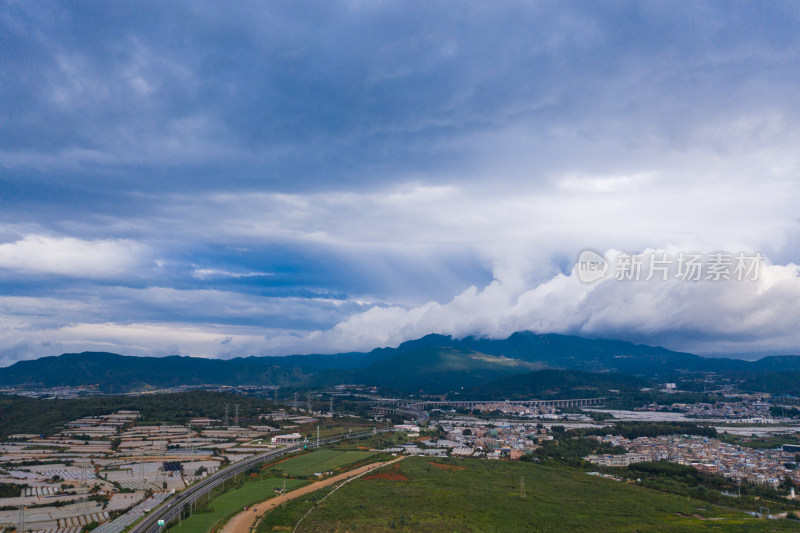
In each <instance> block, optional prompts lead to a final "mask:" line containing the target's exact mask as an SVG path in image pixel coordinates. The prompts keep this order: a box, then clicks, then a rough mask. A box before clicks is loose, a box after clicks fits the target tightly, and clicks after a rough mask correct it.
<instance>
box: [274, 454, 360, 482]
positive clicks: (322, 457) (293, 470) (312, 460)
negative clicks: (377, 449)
mask: <svg viewBox="0 0 800 533" xmlns="http://www.w3.org/2000/svg"><path fill="white" fill-rule="evenodd" d="M372 455H374V454H373V453H372V452H351V451H341V450H328V449H323V450H316V451H313V452H311V453H307V454H305V455H301V456H299V457H293V458H291V459H289V460H287V461H283V462H281V463H278V464H277V465H275V466H276V468H277V469H279V470H281V471H282V472H285V473H287V474H289V475H291V476H313V475H314V473H315V472H326V471H328V470H336V469H337V468H340V467H342V466H346V465H350V464H353V463H357V462H359V461H363V460H364V459H366V458H368V457H370V456H372Z"/></svg>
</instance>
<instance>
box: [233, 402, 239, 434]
mask: <svg viewBox="0 0 800 533" xmlns="http://www.w3.org/2000/svg"><path fill="white" fill-rule="evenodd" d="M233 421H234V423H233V425H234V426H236V427H237V428H238V427H239V404H238V403H237V404H236V418H234V419H233Z"/></svg>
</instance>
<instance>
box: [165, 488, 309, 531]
mask: <svg viewBox="0 0 800 533" xmlns="http://www.w3.org/2000/svg"><path fill="white" fill-rule="evenodd" d="M285 481H286V490H287V491H288V490H289V489H296V488H298V487H300V486H302V485H305V484H306V483H307V481H304V480H300V479H287V480H285ZM283 482H284V480H283V479H264V480H261V481H248V482H246V483H245V484H244V485H242V486H241V487H239V488H235V489H232V490H229V491H228V492H225V493H223V494H221V495H220V496H217V497H216V498H214V499H213V500H211V503H210V505H209V506H208V508H207V509H206V512H201V513H195V514H194V515H193V516H192V517H191V518H188V519H186V520H183V523H182V524H181V525H180V526H177V525H176V526H174V527H172V528H170V530H169V531H170V532H171V533H205V532H207V531H209V530H211V528H213V527H214V526H215V525H216V524H217V523H218V522H220V521H221V520H223V519H225V518H226V517H228V516H230V515H233V514H235V513H237V512H239V511H241V510H242V509H243V508H244V506H245V505H252V504H254V503H258V502H262V501H264V500H266V499H269V498H271V497H273V496H274V495H275V489H277V488H279V487H283Z"/></svg>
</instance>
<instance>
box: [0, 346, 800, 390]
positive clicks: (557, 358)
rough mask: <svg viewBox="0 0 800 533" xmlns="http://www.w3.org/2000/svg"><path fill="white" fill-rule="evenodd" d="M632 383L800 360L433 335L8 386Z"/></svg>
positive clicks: (106, 362) (104, 365) (128, 364)
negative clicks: (581, 379) (557, 376)
mask: <svg viewBox="0 0 800 533" xmlns="http://www.w3.org/2000/svg"><path fill="white" fill-rule="evenodd" d="M547 368H553V369H567V370H575V371H581V372H590V373H608V374H626V375H632V376H637V377H640V378H646V379H660V380H661V379H663V380H669V379H673V378H675V377H676V376H680V375H681V374H686V373H693V372H717V373H721V374H725V375H730V376H736V377H739V378H742V379H752V378H754V377H755V376H757V375H761V374H768V373H780V372H785V371H796V370H800V356H794V355H791V356H766V357H763V358H761V359H758V360H756V361H742V360H737V359H727V358H705V357H701V356H699V355H695V354H690V353H685V352H676V351H672V350H669V349H667V348H663V347H653V346H648V345H643V344H634V343H630V342H626V341H618V340H608V339H589V338H584V337H577V336H573V335H560V334H537V333H532V332H516V333H513V334H512V335H510V336H509V337H507V338H505V339H487V338H480V337H473V336H470V337H465V338H462V339H456V338H453V337H451V336H446V335H439V334H431V335H426V336H424V337H421V338H419V339H414V340H410V341H406V342H403V343H401V344H400V345H398V346H397V347H396V348H390V347H383V348H376V349H374V350H372V351H369V352H346V353H339V354H331V355H323V354H308V355H287V356H265V357H255V356H248V357H236V358H232V359H209V358H202V357H190V356H178V355H170V356H164V357H136V356H125V355H120V354H114V353H110V352H82V353H72V354H62V355H58V356H46V357H41V358H39V359H32V360H26V361H18V362H17V363H15V364H13V365H11V366H8V367H5V368H0V385H3V386H19V385H28V386H40V387H56V386H80V385H92V386H97V387H98V388H99V389H100V390H103V391H106V392H109V391H114V392H127V391H138V390H152V389H156V388H165V387H171V386H177V385H212V384H216V385H277V386H281V387H287V386H293V387H311V386H326V385H331V384H338V383H342V382H348V383H354V382H356V383H362V384H367V385H372V384H378V385H381V386H384V387H386V388H389V389H391V388H393V387H392V386H393V385H394V386H398V385H401V384H402V386H401V387H399V388H398V390H407V391H426V392H447V391H448V390H451V389H452V388H453V387H456V388H461V387H466V388H467V389H469V388H472V387H475V386H478V385H480V384H482V383H488V382H489V381H492V380H494V379H499V378H502V377H505V376H508V375H512V374H521V373H525V372H531V371H535V370H541V369H547Z"/></svg>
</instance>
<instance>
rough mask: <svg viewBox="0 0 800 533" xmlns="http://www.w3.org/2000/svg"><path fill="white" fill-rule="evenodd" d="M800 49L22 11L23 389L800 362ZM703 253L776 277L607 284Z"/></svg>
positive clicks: (6, 264)
mask: <svg viewBox="0 0 800 533" xmlns="http://www.w3.org/2000/svg"><path fill="white" fill-rule="evenodd" d="M798 30H800V5H798V3H797V2H795V1H789V2H781V1H775V2H730V1H725V2H641V1H635V2H634V1H632V2H625V1H614V2H597V1H591V2H589V1H587V2H580V1H578V2H522V1H520V2H515V1H509V2H494V1H487V2H477V1H459V2H430V1H424V2H414V1H403V2H392V1H380V0H376V1H370V2H366V1H361V0H350V1H331V2H304V1H291V2H281V1H278V2H236V3H224V2H199V1H192V2H180V1H175V2H155V1H154V2H147V1H142V2H135V3H131V2H104V1H103V2H100V1H97V2H92V1H87V2H77V3H76V2H57V1H51V2H27V1H15V0H11V1H5V2H2V3H0V365H3V366H4V365H10V364H12V363H14V362H15V361H18V360H23V359H31V358H36V357H40V356H46V355H56V354H60V353H64V352H79V351H84V350H96V351H110V352H116V353H122V354H126V355H156V356H163V355H170V354H181V355H194V356H202V357H220V358H229V357H236V356H247V355H285V354H290V353H334V352H341V351H354V350H358V351H366V350H370V349H372V348H375V347H379V346H396V345H397V344H399V343H401V342H403V341H405V340H409V339H414V338H418V337H421V336H423V335H426V334H428V333H442V334H447V335H453V336H456V337H464V336H467V335H476V336H482V337H491V338H502V337H506V336H507V335H509V334H511V333H512V332H514V331H521V330H530V331H535V332H539V333H565V334H575V335H582V336H586V337H597V338H613V339H622V340H627V341H632V342H637V343H646V344H652V345H661V346H665V347H668V348H671V349H676V350H684V351H691V352H694V353H700V354H704V355H721V354H739V355H748V356H755V355H765V354H784V353H800V271H799V270H798V264H800V224H799V223H798V213H800V210H798V207H797V203H798V200H800V150H798V149H797V147H798V146H800V91H798V88H799V87H800V69H798V68H797V65H800V31H798ZM586 249H589V250H593V251H595V252H596V253H598V255H599V256H603V257H605V258H607V259H608V260H609V261H610V263H609V264H610V265H611V266H610V267H609V268H610V270H609V275H608V276H607V277H605V278H603V279H600V280H599V281H597V282H595V283H584V282H582V281H581V277H580V275H579V271H578V269H577V268H576V260H577V258H578V256H579V254H580V253H581V251H583V250H586ZM689 252H691V253H695V252H696V253H699V254H703V257H704V258H705V259H708V258H709V257H711V256H712V254H713V253H716V252H725V253H726V254H730V257H735V256H736V255H737V254H740V253H742V254H747V256H748V257H749V256H752V255H753V254H760V255H761V257H763V261H761V262H760V263H759V265H760V267H759V270H758V273H757V276H753V278H752V279H744V280H739V279H735V278H736V276H733V275H731V276H730V277H731V278H733V279H729V280H726V279H721V280H715V279H706V275H705V272H704V273H703V276H702V277H701V279H699V280H686V279H683V278H681V277H679V276H678V275H677V270H670V272H669V276H667V279H666V280H664V279H660V278H659V277H658V276H656V277H654V278H653V279H650V280H645V279H640V280H634V279H622V280H620V279H616V277H617V274H618V273H619V272H620V271H619V270H618V268H619V265H620V264H621V263H620V262H619V257H624V256H639V257H649V256H653V254H655V255H656V256H658V255H659V254H664V253H667V254H668V257H669V258H673V259H674V258H677V257H680V256H682V254H684V253H689ZM647 254H650V255H649V256H648V255H647ZM706 266H707V265H706ZM673 267H675V268H677V267H676V266H675V265H674V264H673ZM645 270H646V268H645ZM644 277H645V276H643V278H644Z"/></svg>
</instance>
